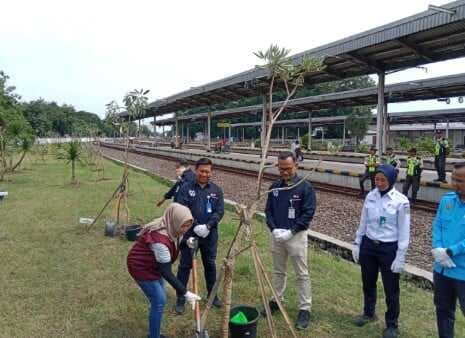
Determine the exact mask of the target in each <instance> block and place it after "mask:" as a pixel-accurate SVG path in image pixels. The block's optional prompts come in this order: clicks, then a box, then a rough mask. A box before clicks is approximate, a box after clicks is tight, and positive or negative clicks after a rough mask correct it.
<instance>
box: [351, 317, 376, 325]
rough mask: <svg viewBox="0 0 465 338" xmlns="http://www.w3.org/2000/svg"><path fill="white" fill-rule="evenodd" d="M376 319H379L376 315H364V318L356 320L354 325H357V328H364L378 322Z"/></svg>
mask: <svg viewBox="0 0 465 338" xmlns="http://www.w3.org/2000/svg"><path fill="white" fill-rule="evenodd" d="M376 319H377V318H376V315H373V316H367V315H362V316H360V317H358V318H357V319H356V320H355V322H354V324H355V325H356V326H360V327H362V326H364V325H365V324H368V323H371V322H374V321H376Z"/></svg>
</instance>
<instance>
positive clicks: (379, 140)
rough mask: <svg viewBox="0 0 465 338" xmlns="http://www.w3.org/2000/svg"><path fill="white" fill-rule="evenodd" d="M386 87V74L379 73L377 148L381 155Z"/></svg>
mask: <svg viewBox="0 0 465 338" xmlns="http://www.w3.org/2000/svg"><path fill="white" fill-rule="evenodd" d="M384 87H385V74H384V72H382V73H378V105H377V112H376V148H377V149H378V155H379V156H381V154H382V151H383V135H384V133H383V111H384Z"/></svg>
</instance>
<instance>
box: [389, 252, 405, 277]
mask: <svg viewBox="0 0 465 338" xmlns="http://www.w3.org/2000/svg"><path fill="white" fill-rule="evenodd" d="M404 267H405V258H404V257H400V256H396V258H395V259H394V261H393V262H392V264H391V271H392V272H394V273H401V272H402V271H404Z"/></svg>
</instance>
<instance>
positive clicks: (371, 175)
mask: <svg viewBox="0 0 465 338" xmlns="http://www.w3.org/2000/svg"><path fill="white" fill-rule="evenodd" d="M375 175H376V172H374V171H373V172H370V171H368V170H366V171H365V173H364V174H363V176H362V177H360V181H359V182H360V192H361V193H362V194H363V193H365V187H364V186H363V183H365V181H366V180H368V179H369V180H370V183H371V190H373V189H374V188H375Z"/></svg>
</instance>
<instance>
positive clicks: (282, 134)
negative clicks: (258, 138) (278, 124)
mask: <svg viewBox="0 0 465 338" xmlns="http://www.w3.org/2000/svg"><path fill="white" fill-rule="evenodd" d="M281 139H282V140H281V143H282V144H284V127H282V128H281Z"/></svg>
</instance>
